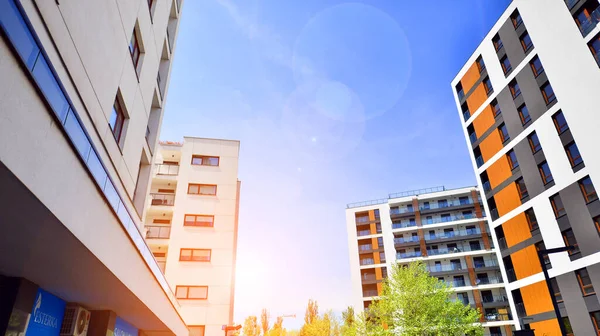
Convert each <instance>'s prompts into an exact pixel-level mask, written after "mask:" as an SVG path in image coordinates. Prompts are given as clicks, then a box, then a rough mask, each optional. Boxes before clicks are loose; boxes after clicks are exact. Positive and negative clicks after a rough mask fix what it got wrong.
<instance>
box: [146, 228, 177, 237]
mask: <svg viewBox="0 0 600 336" xmlns="http://www.w3.org/2000/svg"><path fill="white" fill-rule="evenodd" d="M146 229H148V231H146V238H147V239H168V238H169V237H171V227H170V226H158V225H147V226H146Z"/></svg>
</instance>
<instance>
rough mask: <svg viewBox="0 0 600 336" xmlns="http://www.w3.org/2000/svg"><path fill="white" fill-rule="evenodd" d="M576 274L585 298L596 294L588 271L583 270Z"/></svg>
mask: <svg viewBox="0 0 600 336" xmlns="http://www.w3.org/2000/svg"><path fill="white" fill-rule="evenodd" d="M575 274H576V275H577V280H579V287H580V288H581V292H582V293H583V296H586V295H592V294H596V291H595V290H594V286H593V285H592V279H590V275H589V274H588V271H587V269H585V268H582V269H580V270H577V271H575Z"/></svg>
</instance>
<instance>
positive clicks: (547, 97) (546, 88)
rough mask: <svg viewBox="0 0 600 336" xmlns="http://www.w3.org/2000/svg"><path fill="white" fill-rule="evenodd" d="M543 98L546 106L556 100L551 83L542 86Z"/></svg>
mask: <svg viewBox="0 0 600 336" xmlns="http://www.w3.org/2000/svg"><path fill="white" fill-rule="evenodd" d="M541 89H542V96H544V101H545V102H546V104H550V103H552V102H553V101H555V100H556V96H555V95H554V90H552V86H551V85H550V83H546V84H544V85H542V88H541Z"/></svg>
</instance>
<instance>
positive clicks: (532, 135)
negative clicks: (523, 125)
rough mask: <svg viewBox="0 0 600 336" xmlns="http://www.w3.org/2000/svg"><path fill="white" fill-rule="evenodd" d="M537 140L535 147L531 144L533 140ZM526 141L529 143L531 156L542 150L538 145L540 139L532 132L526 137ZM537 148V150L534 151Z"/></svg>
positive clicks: (539, 144) (540, 145)
mask: <svg viewBox="0 0 600 336" xmlns="http://www.w3.org/2000/svg"><path fill="white" fill-rule="evenodd" d="M534 137H535V139H536V140H537V145H536V144H534V143H533V138H534ZM527 141H528V142H529V148H531V152H532V153H533V154H535V153H537V152H539V151H541V150H542V144H541V143H540V139H539V138H538V136H537V133H536V132H532V133H531V134H529V135H528V136H527ZM536 148H537V149H536Z"/></svg>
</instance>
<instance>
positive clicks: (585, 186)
mask: <svg viewBox="0 0 600 336" xmlns="http://www.w3.org/2000/svg"><path fill="white" fill-rule="evenodd" d="M579 188H581V193H582V194H583V197H584V198H585V202H586V203H590V202H593V201H595V200H597V199H598V194H597V193H596V189H595V188H594V184H593V183H592V180H591V179H590V177H589V176H586V177H584V178H583V179H581V180H579Z"/></svg>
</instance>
